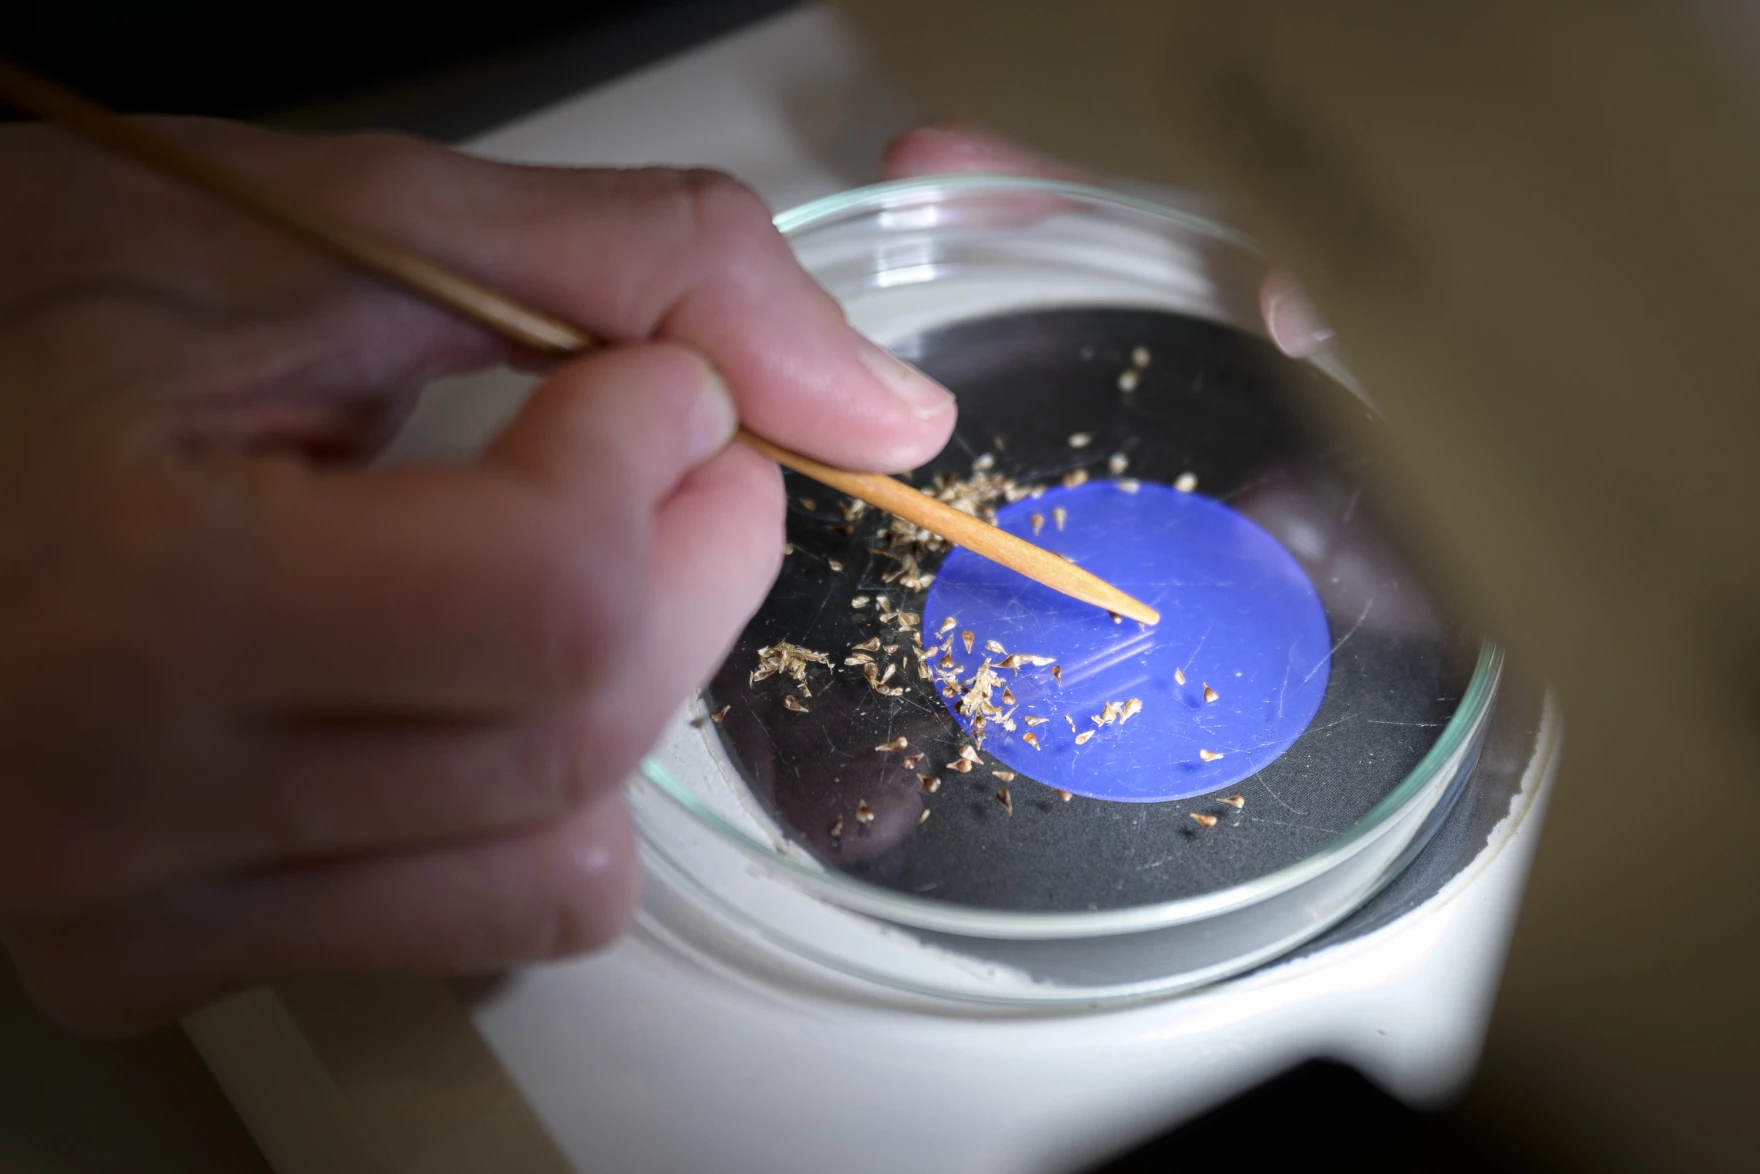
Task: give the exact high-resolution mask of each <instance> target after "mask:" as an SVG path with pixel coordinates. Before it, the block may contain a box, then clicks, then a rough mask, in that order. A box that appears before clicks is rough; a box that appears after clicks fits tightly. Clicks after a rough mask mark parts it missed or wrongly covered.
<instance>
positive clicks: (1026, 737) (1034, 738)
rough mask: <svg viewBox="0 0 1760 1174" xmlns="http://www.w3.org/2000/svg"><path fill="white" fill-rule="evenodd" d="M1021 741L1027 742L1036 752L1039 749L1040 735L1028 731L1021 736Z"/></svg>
mask: <svg viewBox="0 0 1760 1174" xmlns="http://www.w3.org/2000/svg"><path fill="white" fill-rule="evenodd" d="M1021 741H1023V742H1025V743H1026V744H1027V745H1029V746H1031V747H1032V748H1033V749H1035V750H1037V749H1038V748H1039V735H1037V734H1035V733H1033V732H1032V731H1031V730H1028V731H1027V732H1026V733H1024V734H1022V735H1021Z"/></svg>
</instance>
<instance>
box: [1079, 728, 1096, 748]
mask: <svg viewBox="0 0 1760 1174" xmlns="http://www.w3.org/2000/svg"><path fill="white" fill-rule="evenodd" d="M1093 736H1094V731H1093V730H1083V731H1082V732H1081V733H1079V734H1077V735H1076V745H1077V746H1080V745H1081V744H1082V743H1083V742H1086V741H1087V740H1088V739H1089V738H1092V737H1093Z"/></svg>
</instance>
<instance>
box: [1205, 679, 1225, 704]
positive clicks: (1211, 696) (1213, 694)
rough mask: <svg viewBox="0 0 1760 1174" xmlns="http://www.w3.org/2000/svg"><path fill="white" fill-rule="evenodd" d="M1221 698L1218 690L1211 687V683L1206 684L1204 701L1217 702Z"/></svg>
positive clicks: (1206, 682)
mask: <svg viewBox="0 0 1760 1174" xmlns="http://www.w3.org/2000/svg"><path fill="white" fill-rule="evenodd" d="M1220 696H1222V694H1220V693H1218V692H1217V691H1216V690H1214V689H1212V688H1211V687H1210V682H1209V681H1205V682H1204V700H1205V701H1215V700H1216V699H1217V698H1218V697H1220Z"/></svg>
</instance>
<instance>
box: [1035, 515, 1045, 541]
mask: <svg viewBox="0 0 1760 1174" xmlns="http://www.w3.org/2000/svg"><path fill="white" fill-rule="evenodd" d="M1044 528H1045V515H1044V514H1034V515H1033V536H1034V537H1035V538H1037V537H1038V536H1039V531H1041V530H1043V529H1044Z"/></svg>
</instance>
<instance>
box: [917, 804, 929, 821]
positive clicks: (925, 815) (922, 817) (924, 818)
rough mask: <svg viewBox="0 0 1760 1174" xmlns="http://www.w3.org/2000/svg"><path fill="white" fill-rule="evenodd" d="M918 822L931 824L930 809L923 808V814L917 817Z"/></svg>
mask: <svg viewBox="0 0 1760 1174" xmlns="http://www.w3.org/2000/svg"><path fill="white" fill-rule="evenodd" d="M917 822H918V823H928V822H929V809H928V808H927V807H925V808H923V814H921V815H919V816H917Z"/></svg>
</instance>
